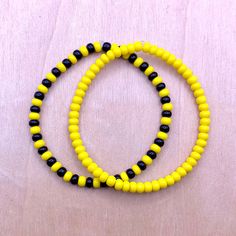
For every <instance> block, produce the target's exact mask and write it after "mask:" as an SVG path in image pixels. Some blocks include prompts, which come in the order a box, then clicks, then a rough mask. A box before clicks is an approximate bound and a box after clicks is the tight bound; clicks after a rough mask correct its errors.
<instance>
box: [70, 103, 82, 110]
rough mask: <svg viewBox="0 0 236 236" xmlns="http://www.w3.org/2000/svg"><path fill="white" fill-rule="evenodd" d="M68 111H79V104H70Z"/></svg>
mask: <svg viewBox="0 0 236 236" xmlns="http://www.w3.org/2000/svg"><path fill="white" fill-rule="evenodd" d="M70 109H71V111H77V112H78V111H79V110H80V105H79V104H76V103H71V104H70Z"/></svg>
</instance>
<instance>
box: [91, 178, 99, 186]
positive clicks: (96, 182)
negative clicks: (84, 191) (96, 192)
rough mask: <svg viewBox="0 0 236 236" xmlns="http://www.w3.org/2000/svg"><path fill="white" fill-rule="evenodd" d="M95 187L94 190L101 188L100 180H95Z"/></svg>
mask: <svg viewBox="0 0 236 236" xmlns="http://www.w3.org/2000/svg"><path fill="white" fill-rule="evenodd" d="M93 187H94V188H100V181H99V179H98V178H94V179H93Z"/></svg>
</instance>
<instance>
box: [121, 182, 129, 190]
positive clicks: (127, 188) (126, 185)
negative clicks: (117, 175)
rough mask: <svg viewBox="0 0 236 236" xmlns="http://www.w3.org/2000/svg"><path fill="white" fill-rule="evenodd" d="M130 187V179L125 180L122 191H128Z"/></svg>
mask: <svg viewBox="0 0 236 236" xmlns="http://www.w3.org/2000/svg"><path fill="white" fill-rule="evenodd" d="M129 188H130V183H129V182H128V181H124V183H123V187H122V191H123V192H128V191H129Z"/></svg>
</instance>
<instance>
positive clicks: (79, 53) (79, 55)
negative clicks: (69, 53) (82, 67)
mask: <svg viewBox="0 0 236 236" xmlns="http://www.w3.org/2000/svg"><path fill="white" fill-rule="evenodd" d="M73 55H74V56H75V57H76V59H77V60H79V59H81V58H82V57H83V55H82V53H81V52H80V51H79V50H75V51H74V52H73Z"/></svg>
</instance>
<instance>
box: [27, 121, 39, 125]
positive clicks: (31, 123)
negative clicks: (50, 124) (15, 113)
mask: <svg viewBox="0 0 236 236" xmlns="http://www.w3.org/2000/svg"><path fill="white" fill-rule="evenodd" d="M29 126H30V127H33V126H39V121H38V120H30V121H29Z"/></svg>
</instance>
